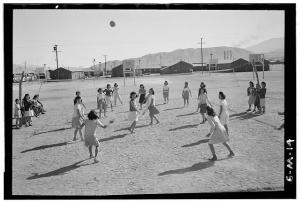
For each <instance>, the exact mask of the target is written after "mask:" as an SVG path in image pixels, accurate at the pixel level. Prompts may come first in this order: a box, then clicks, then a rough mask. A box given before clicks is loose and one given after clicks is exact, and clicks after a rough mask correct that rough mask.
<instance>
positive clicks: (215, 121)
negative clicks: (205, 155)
mask: <svg viewBox="0 0 300 202" xmlns="http://www.w3.org/2000/svg"><path fill="white" fill-rule="evenodd" d="M206 110H207V115H208V116H207V119H208V123H209V124H210V126H211V127H210V132H209V133H208V134H207V135H206V137H209V141H208V145H209V148H210V151H211V153H212V155H213V157H212V158H211V159H210V160H212V161H215V160H217V156H216V152H215V148H214V144H220V143H222V144H223V145H224V146H225V147H226V148H227V150H228V151H229V157H232V156H234V153H233V151H232V150H231V148H230V146H229V145H228V144H227V142H228V141H229V137H228V134H227V132H226V129H225V128H224V126H223V125H222V124H221V122H220V120H219V118H218V116H217V115H216V113H215V111H214V109H213V108H211V107H209V106H207V108H206Z"/></svg>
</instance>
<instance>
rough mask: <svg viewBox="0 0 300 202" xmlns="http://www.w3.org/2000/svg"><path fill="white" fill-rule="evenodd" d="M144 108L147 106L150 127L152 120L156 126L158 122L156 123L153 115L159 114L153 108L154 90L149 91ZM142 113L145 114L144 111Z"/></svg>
mask: <svg viewBox="0 0 300 202" xmlns="http://www.w3.org/2000/svg"><path fill="white" fill-rule="evenodd" d="M146 106H147V108H148V110H149V116H150V120H151V122H150V125H152V124H153V118H154V119H155V120H156V123H157V124H158V123H159V121H158V119H157V118H156V116H155V115H156V114H159V111H158V109H157V108H156V107H155V97H154V90H153V88H150V89H149V96H148V98H147V103H146ZM144 113H145V111H144ZM144 113H143V114H144Z"/></svg>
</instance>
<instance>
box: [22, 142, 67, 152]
mask: <svg viewBox="0 0 300 202" xmlns="http://www.w3.org/2000/svg"><path fill="white" fill-rule="evenodd" d="M68 143H69V142H60V143H56V144H48V145H42V146H39V147H34V148H32V149H27V150H24V151H21V153H26V152H30V151H36V150H42V149H47V148H51V147H60V146H64V145H67V144H68Z"/></svg>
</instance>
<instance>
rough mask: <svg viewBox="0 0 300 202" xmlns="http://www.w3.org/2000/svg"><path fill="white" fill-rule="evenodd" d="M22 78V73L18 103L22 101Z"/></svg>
mask: <svg viewBox="0 0 300 202" xmlns="http://www.w3.org/2000/svg"><path fill="white" fill-rule="evenodd" d="M23 78H24V72H22V75H21V80H20V81H19V100H20V102H21V100H22V82H23Z"/></svg>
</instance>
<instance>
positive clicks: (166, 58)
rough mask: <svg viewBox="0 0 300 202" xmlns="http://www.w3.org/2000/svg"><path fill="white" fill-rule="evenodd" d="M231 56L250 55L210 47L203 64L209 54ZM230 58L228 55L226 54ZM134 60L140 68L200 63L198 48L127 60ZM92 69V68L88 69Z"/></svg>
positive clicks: (204, 56)
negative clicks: (180, 62)
mask: <svg viewBox="0 0 300 202" xmlns="http://www.w3.org/2000/svg"><path fill="white" fill-rule="evenodd" d="M230 50H231V54H232V59H233V58H235V59H238V58H244V59H246V60H248V59H249V54H250V53H251V52H250V51H248V50H245V49H241V48H235V47H226V46H221V47H212V48H203V63H208V61H209V59H210V54H211V53H212V54H213V56H212V57H213V58H218V60H219V61H222V60H224V51H225V52H226V51H228V52H229V51H230ZM228 55H229V57H230V54H228ZM129 59H132V60H135V62H136V65H138V64H139V59H140V66H141V68H159V67H160V66H161V65H162V66H169V65H173V64H175V63H177V62H179V61H180V60H183V61H186V62H188V63H201V49H200V48H188V49H177V50H174V51H171V52H160V53H153V54H147V55H144V56H142V57H140V58H129ZM120 64H122V61H119V60H114V61H108V62H107V63H106V67H107V69H108V70H110V69H111V68H112V67H115V66H117V65H120ZM89 68H91V69H93V67H89ZM100 68H101V69H103V68H104V63H101V67H100ZM96 69H99V65H96Z"/></svg>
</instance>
